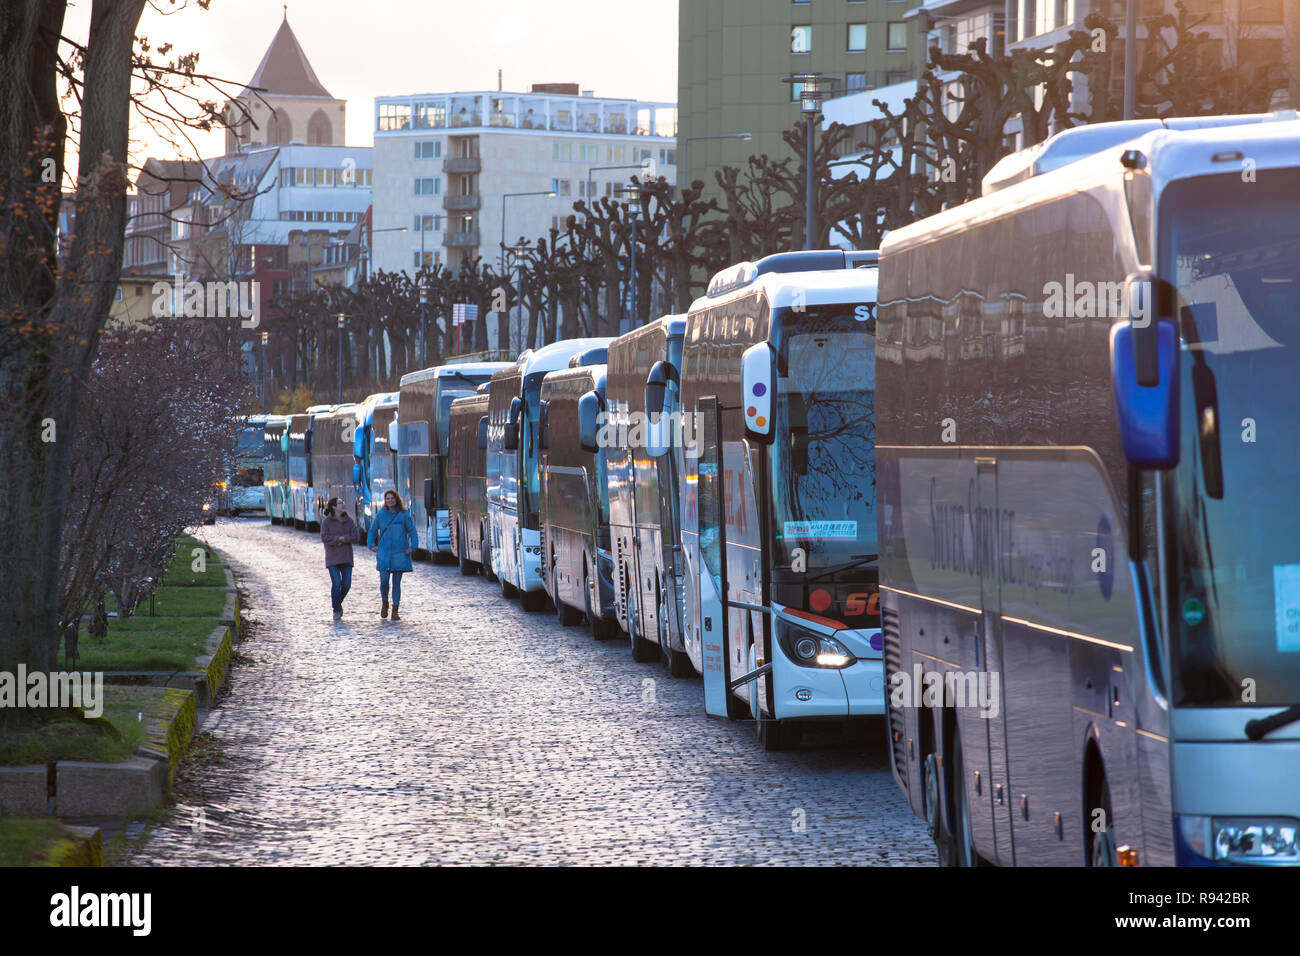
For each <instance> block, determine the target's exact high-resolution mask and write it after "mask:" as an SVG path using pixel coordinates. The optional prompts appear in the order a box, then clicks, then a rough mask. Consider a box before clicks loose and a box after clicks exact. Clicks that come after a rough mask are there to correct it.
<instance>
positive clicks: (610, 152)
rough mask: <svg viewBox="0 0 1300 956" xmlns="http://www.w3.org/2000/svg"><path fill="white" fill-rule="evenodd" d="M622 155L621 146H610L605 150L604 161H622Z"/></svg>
mask: <svg viewBox="0 0 1300 956" xmlns="http://www.w3.org/2000/svg"><path fill="white" fill-rule="evenodd" d="M623 156H624V152H623V147H622V146H610V147H608V148H607V149H606V150H605V161H606V162H608V163H621V162H623Z"/></svg>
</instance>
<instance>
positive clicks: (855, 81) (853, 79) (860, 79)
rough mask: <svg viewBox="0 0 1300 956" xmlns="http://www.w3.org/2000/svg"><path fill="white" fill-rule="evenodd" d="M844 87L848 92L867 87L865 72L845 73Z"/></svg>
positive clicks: (859, 90)
mask: <svg viewBox="0 0 1300 956" xmlns="http://www.w3.org/2000/svg"><path fill="white" fill-rule="evenodd" d="M844 88H845V89H846V90H848V91H849V92H850V93H859V92H861V91H862V90H865V89H866V88H867V74H865V73H845V74H844Z"/></svg>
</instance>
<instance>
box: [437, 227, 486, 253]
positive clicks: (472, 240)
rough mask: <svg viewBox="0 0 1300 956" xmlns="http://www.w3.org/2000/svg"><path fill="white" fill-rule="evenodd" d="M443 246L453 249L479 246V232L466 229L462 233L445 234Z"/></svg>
mask: <svg viewBox="0 0 1300 956" xmlns="http://www.w3.org/2000/svg"><path fill="white" fill-rule="evenodd" d="M442 244H443V245H445V246H449V247H451V248H453V249H464V248H466V247H469V246H477V245H478V244H479V241H478V230H477V229H465V230H463V231H461V232H445V233H443V236H442Z"/></svg>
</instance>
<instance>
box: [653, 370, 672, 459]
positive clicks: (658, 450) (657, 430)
mask: <svg viewBox="0 0 1300 956" xmlns="http://www.w3.org/2000/svg"><path fill="white" fill-rule="evenodd" d="M676 381H678V378H677V370H676V369H675V368H673V366H672V365H671V364H669V363H668V362H665V361H662V360H660V361H658V362H655V364H654V366H653V367H652V368H651V369H650V374H649V375H648V376H646V380H645V413H646V452H647V453H648V454H649V455H650V457H651V458H658V457H660V456H661V455H663V454H664V453H665V452H666V451H667V450H668V441H667V440H666V439H667V438H668V437H669V435H668V430H669V427H670V423H669V422H667V421H665V420H664V414H665V413H666V406H667V404H668V383H669V382H676Z"/></svg>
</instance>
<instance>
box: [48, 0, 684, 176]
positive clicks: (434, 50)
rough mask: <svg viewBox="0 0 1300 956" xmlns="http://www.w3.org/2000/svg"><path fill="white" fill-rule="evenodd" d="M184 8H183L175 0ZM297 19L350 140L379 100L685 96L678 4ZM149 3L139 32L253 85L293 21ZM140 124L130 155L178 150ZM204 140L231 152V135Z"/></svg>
mask: <svg viewBox="0 0 1300 956" xmlns="http://www.w3.org/2000/svg"><path fill="white" fill-rule="evenodd" d="M177 5H179V4H177ZM288 7H289V24H290V26H292V27H293V31H294V33H295V34H296V35H297V37H298V42H299V44H301V45H302V48H303V51H304V52H305V53H306V54H307V59H308V60H309V61H310V62H311V65H312V67H313V68H314V69H315V71H316V75H317V77H318V78H319V79H320V81H321V83H323V84H324V86H325V88H326V89H327V90H329V91H330V93H331V94H333V95H334V96H336V97H338V98H340V99H346V100H347V101H348V124H347V145H349V146H369V145H371V143H372V140H373V134H372V130H371V116H372V115H373V110H374V102H373V101H374V98H375V97H376V96H387V95H394V94H402V93H431V92H444V91H455V90H495V89H496V88H497V69H498V68H500V69H502V70H504V71H505V75H504V86H505V89H506V90H507V91H521V90H526V89H527V88H528V86H529V85H530V84H532V83H577V84H579V85H580V86H581V88H582V89H584V90H595V92H596V95H597V96H620V97H636V98H637V99H645V100H663V101H668V102H673V101H675V100H676V99H677V0H468V2H467V0H455V2H452V0H289V4H288ZM170 9H173V7H172V5H171V4H170V3H169V0H151V4H150V7H149V8H147V9H146V12H145V14H144V16H143V17H142V19H141V23H140V29H139V34H140V35H143V36H146V37H148V38H149V39H150V41H151V44H152V45H153V46H155V47H156V46H157V45H158V44H160V43H162V42H164V41H167V42H171V43H172V44H174V46H175V47H176V50H177V52H191V51H197V52H198V54H199V63H198V69H199V71H201V72H204V73H209V74H213V75H216V76H220V77H222V78H223V79H230V80H235V81H238V82H239V83H241V84H242V83H246V82H247V81H248V80H249V79H250V78H251V77H252V75H253V71H254V70H256V69H257V64H258V62H260V60H261V59H262V54H263V53H265V52H266V48H267V46H268V45H269V44H270V42H271V38H272V37H273V36H274V35H275V31H276V30H277V29H278V28H279V25H280V21H281V19H282V18H283V16H284V8H283V6H282V3H281V0H212V4H211V7H210V8H209V9H208V10H207V11H206V12H205V11H203V10H201V9H199V8H198V6H197V5H196V4H195V3H194V2H193V0H189V3H188V5H186V6H184V7H183V8H182V9H180V10H176V11H174V12H172V13H170V14H163V13H161V12H160V11H164V10H170ZM89 11H90V0H70V3H69V10H68V17H67V20H66V22H65V28H64V32H65V34H66V35H68V36H69V37H72V38H74V39H76V40H78V41H83V40H84V39H85V36H86V30H87V24H88V23H89V18H90V12H89ZM146 132H147V131H146V130H145V129H144V128H143V127H141V126H140V125H139V124H137V123H136V122H135V121H134V120H133V122H132V157H131V158H132V161H133V162H134V163H137V164H139V163H142V162H143V161H144V159H145V158H146V157H147V156H150V155H163V156H166V155H169V154H170V153H171V150H170V148H169V147H166V146H164V145H163V144H161V143H160V142H158V141H156V140H151V139H148V138H146ZM205 136H206V138H201V139H199V140H198V142H200V143H201V144H202V146H201V148H202V153H203V155H204V156H215V155H219V154H220V153H222V152H223V151H224V149H225V137H224V134H223V133H221V132H216V133H210V134H205Z"/></svg>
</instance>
